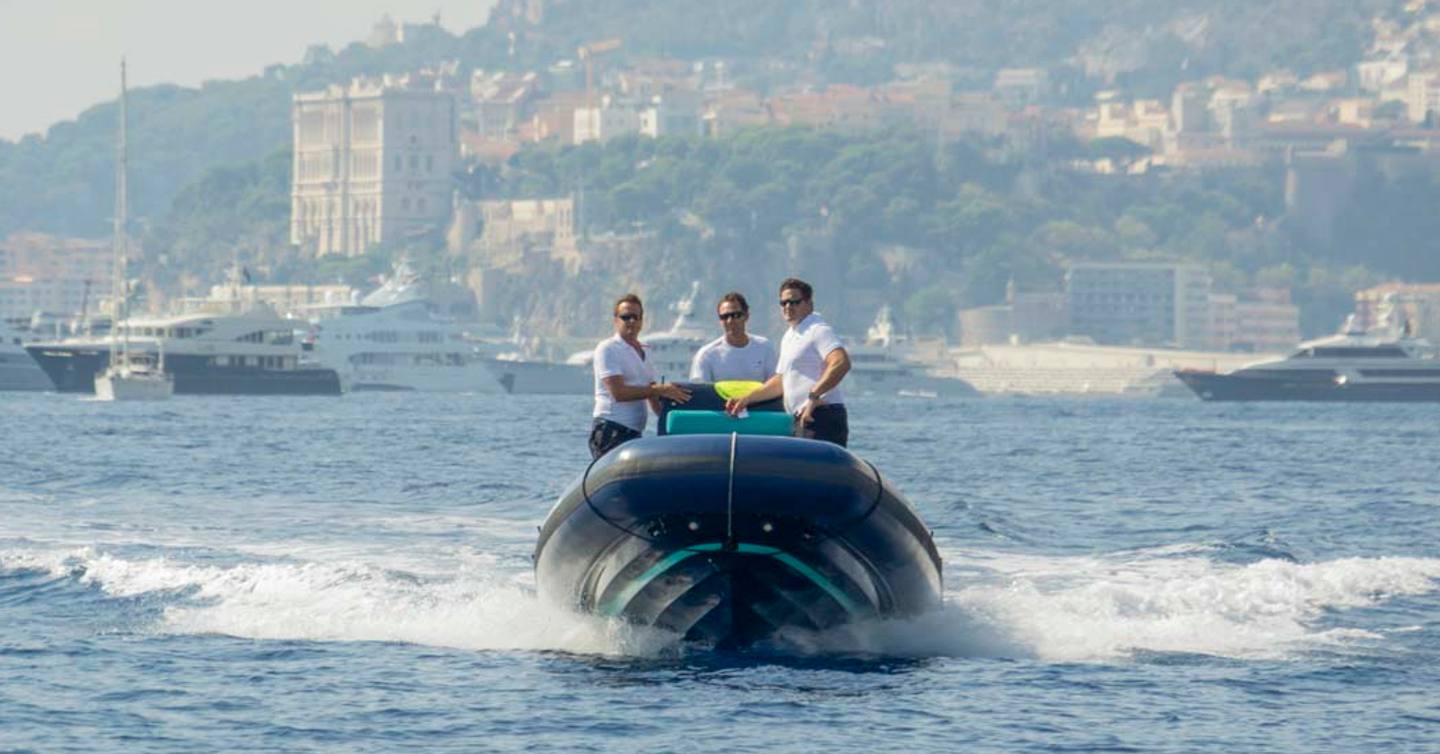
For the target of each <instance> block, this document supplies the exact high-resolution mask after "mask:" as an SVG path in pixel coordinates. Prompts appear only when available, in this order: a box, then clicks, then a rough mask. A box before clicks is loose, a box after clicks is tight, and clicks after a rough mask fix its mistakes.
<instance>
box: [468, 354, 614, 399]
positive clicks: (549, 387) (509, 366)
mask: <svg viewBox="0 0 1440 754" xmlns="http://www.w3.org/2000/svg"><path fill="white" fill-rule="evenodd" d="M484 364H485V366H486V368H487V369H489V370H490V373H491V374H492V375H494V377H495V379H496V380H497V381H498V383H499V385H500V386H501V387H502V388H503V389H504V390H505V392H507V393H513V394H516V395H589V394H591V393H594V392H595V371H594V369H593V368H592V367H591V366H590V365H589V364H565V363H561V362H548V361H506V360H504V359H488V360H486V361H485V362H484Z"/></svg>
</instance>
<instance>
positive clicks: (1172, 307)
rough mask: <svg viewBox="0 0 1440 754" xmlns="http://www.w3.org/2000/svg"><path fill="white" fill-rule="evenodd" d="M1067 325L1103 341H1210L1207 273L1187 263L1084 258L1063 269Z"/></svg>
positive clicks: (1179, 344)
mask: <svg viewBox="0 0 1440 754" xmlns="http://www.w3.org/2000/svg"><path fill="white" fill-rule="evenodd" d="M1065 292H1066V295H1067V296H1068V299H1069V302H1070V326H1071V329H1072V332H1074V333H1075V334H1077V335H1088V336H1090V337H1091V338H1093V339H1094V340H1095V341H1096V342H1097V343H1101V344H1105V345H1167V346H1173V347H1175V348H1187V349H1202V348H1206V347H1208V346H1209V345H1210V342H1209V340H1210V337H1209V336H1210V273H1209V272H1207V271H1206V270H1205V268H1204V267H1201V266H1199V265H1191V264H1171V263H1147V262H1114V263H1102V262H1085V263H1078V264H1074V265H1071V267H1070V269H1069V270H1068V271H1067V272H1066V273H1065Z"/></svg>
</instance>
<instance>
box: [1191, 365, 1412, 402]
mask: <svg viewBox="0 0 1440 754" xmlns="http://www.w3.org/2000/svg"><path fill="white" fill-rule="evenodd" d="M1175 376H1176V377H1178V378H1180V381H1181V382H1184V383H1185V385H1186V386H1187V387H1189V388H1190V389H1191V390H1192V391H1194V393H1195V394H1196V395H1198V396H1199V397H1200V398H1201V399H1203V400H1207V401H1332V402H1356V403H1360V402H1389V403H1422V402H1437V401H1440V379H1437V380H1435V381H1433V382H1378V381H1358V380H1356V381H1349V380H1337V378H1336V376H1335V374H1334V373H1333V372H1328V371H1325V372H1319V373H1317V374H1310V375H1307V374H1298V373H1291V374H1279V373H1277V374H1276V375H1275V376H1241V375H1235V374H1216V373H1213V372H1190V371H1178V372H1176V373H1175ZM1437 377H1440V375H1437Z"/></svg>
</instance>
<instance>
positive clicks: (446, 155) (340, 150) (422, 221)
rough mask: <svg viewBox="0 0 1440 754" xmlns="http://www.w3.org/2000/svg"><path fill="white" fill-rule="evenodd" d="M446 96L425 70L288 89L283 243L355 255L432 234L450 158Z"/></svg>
mask: <svg viewBox="0 0 1440 754" xmlns="http://www.w3.org/2000/svg"><path fill="white" fill-rule="evenodd" d="M455 108H456V103H455V97H454V95H453V94H451V93H450V92H448V91H443V90H440V89H439V88H438V87H437V85H436V80H435V79H434V78H433V77H428V76H413V77H412V76H403V77H394V76H386V77H384V78H383V79H368V78H358V79H355V80H354V81H352V82H351V83H350V84H349V85H348V86H339V85H336V86H331V87H330V88H328V89H326V90H325V91H323V92H308V93H301V94H296V95H295V99H294V128H295V132H294V144H295V158H294V172H293V178H292V184H291V185H292V190H291V216H290V240H291V241H292V242H293V243H295V244H297V245H299V246H301V247H302V248H304V249H305V250H306V251H308V252H309V253H311V254H314V255H317V256H318V255H324V254H344V255H347V256H356V255H359V254H363V253H365V251H366V250H367V249H369V248H370V247H372V246H375V245H378V244H389V243H393V242H396V241H399V240H401V239H404V238H406V237H408V236H410V235H412V234H421V233H425V232H429V231H434V230H440V229H442V228H443V227H444V224H445V223H446V221H447V220H448V219H449V214H450V204H451V192H452V185H451V177H450V176H451V173H452V171H453V170H454V168H455V165H456V161H457V159H458V151H457V144H458V135H457V125H456V113H455Z"/></svg>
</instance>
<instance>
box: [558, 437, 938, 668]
mask: <svg viewBox="0 0 1440 754" xmlns="http://www.w3.org/2000/svg"><path fill="white" fill-rule="evenodd" d="M734 441H735V445H734V446H733V447H734V455H733V465H732V454H731V451H732V445H731V443H732V436H730V435H687V436H673V435H672V436H666V437H652V438H643V439H640V440H635V441H633V442H630V443H626V444H625V445H623V446H621V447H620V448H617V449H616V450H614V451H611V452H610V453H609V454H607V455H605V456H604V457H602V458H601V459H600V460H599V461H597V462H596V463H595V464H594V465H593V466H592V467H591V468H590V469H589V470H588V472H587V474H586V475H585V476H584V477H582V478H581V480H579V481H578V482H577V483H576V484H575V485H573V486H572V488H571V489H570V490H569V491H568V492H567V493H566V494H565V495H564V496H563V497H562V498H561V500H560V502H559V503H558V504H557V505H556V507H555V509H554V510H553V511H551V513H550V516H549V518H548V519H547V520H546V522H545V525H544V526H543V527H542V529H541V534H540V540H539V543H538V545H537V547H536V552H535V571H536V581H537V584H538V586H539V589H540V591H541V593H542V595H544V596H545V597H547V598H548V599H551V600H554V601H556V602H559V603H561V604H563V605H566V606H570V607H574V608H577V609H579V610H581V611H583V612H590V613H595V614H598V615H601V616H606V617H616V618H621V619H624V620H627V621H629V622H632V623H636V624H640V625H645V626H653V627H656V628H660V629H664V630H667V631H670V632H673V633H674V634H676V635H678V636H681V637H683V638H684V639H685V640H687V641H692V642H698V643H701V644H704V645H710V646H717V647H743V646H746V645H750V644H753V643H756V642H762V641H765V640H767V639H771V638H774V637H777V636H782V635H785V634H787V633H788V632H791V631H795V632H818V631H824V630H826V629H829V628H833V627H835V626H839V625H841V624H844V623H848V622H851V621H856V620H864V619H873V618H888V617H897V616H905V615H913V614H917V613H920V612H923V611H925V610H928V609H930V608H932V607H934V606H936V605H938V604H939V603H940V598H941V564H940V557H939V554H938V553H937V552H936V550H935V546H934V543H933V541H932V540H931V537H930V533H929V531H928V530H927V529H926V528H925V526H924V524H923V523H922V522H921V521H920V519H919V517H918V516H917V515H916V513H915V511H914V510H913V509H912V508H911V507H910V505H909V504H908V503H907V502H906V501H905V500H904V498H903V497H901V496H900V495H899V493H898V492H897V491H895V490H894V489H893V488H892V487H890V485H888V484H887V483H886V482H885V481H884V480H883V479H882V478H881V477H880V476H879V474H878V473H877V472H876V471H875V469H874V467H872V466H870V465H869V464H868V463H866V462H864V461H862V460H861V459H860V458H858V457H857V456H855V455H853V454H851V453H849V452H848V451H846V450H845V449H843V448H840V447H838V446H836V445H832V444H829V443H821V442H816V441H813V440H802V439H796V438H789V437H764V436H739V437H736V438H735V439H734ZM732 469H733V471H732Z"/></svg>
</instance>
